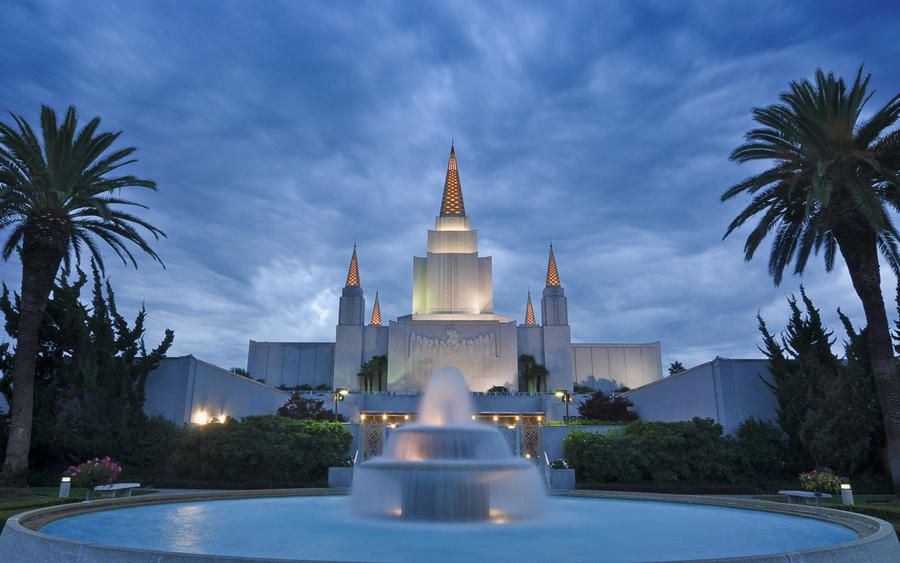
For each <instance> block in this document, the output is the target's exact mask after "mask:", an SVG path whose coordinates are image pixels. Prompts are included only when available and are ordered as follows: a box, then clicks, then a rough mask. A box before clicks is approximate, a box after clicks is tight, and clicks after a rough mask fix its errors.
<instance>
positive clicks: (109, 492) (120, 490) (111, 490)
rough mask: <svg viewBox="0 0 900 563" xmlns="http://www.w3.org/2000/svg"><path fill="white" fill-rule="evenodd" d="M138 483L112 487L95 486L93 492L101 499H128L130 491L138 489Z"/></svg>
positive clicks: (139, 485) (117, 484) (119, 484)
mask: <svg viewBox="0 0 900 563" xmlns="http://www.w3.org/2000/svg"><path fill="white" fill-rule="evenodd" d="M140 487H141V484H140V483H116V484H114V485H97V486H96V487H94V491H95V492H98V493H100V496H101V497H116V498H118V497H130V496H131V491H133V490H135V489H139V488H140Z"/></svg>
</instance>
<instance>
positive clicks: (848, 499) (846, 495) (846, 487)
mask: <svg viewBox="0 0 900 563" xmlns="http://www.w3.org/2000/svg"><path fill="white" fill-rule="evenodd" d="M841 502H843V503H844V504H853V489H851V488H850V479H847V478H846V477H841Z"/></svg>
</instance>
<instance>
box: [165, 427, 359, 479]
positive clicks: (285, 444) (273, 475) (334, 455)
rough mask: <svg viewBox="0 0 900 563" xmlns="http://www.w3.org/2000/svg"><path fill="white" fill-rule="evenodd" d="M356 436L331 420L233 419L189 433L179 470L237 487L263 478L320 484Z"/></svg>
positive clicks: (185, 476)
mask: <svg viewBox="0 0 900 563" xmlns="http://www.w3.org/2000/svg"><path fill="white" fill-rule="evenodd" d="M352 440H353V435H352V434H351V433H350V432H349V431H348V430H346V429H344V427H343V426H342V425H341V424H335V423H331V422H316V421H313V420H293V419H290V418H285V417H281V416H275V415H265V416H247V417H244V418H243V419H242V420H241V422H237V421H236V420H234V419H228V420H227V421H226V422H225V423H224V424H218V423H213V424H207V425H205V426H201V427H197V428H191V429H189V430H188V431H187V433H186V436H185V440H184V442H183V444H182V446H181V448H179V450H178V452H176V455H175V474H176V476H177V477H179V478H182V479H196V480H212V481H218V482H228V483H234V484H235V485H237V486H241V485H242V484H247V483H254V482H262V481H266V482H279V483H292V484H294V485H295V486H297V485H318V484H321V483H323V482H324V481H325V480H326V478H327V471H328V467H330V466H333V465H336V464H338V463H339V462H340V461H341V460H342V459H343V458H344V455H345V454H346V452H347V449H348V448H349V447H350V442H351V441H352Z"/></svg>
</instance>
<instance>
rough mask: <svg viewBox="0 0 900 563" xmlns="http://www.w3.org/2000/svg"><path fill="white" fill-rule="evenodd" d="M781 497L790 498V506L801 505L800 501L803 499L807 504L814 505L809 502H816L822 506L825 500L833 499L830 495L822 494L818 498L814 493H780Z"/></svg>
mask: <svg viewBox="0 0 900 563" xmlns="http://www.w3.org/2000/svg"><path fill="white" fill-rule="evenodd" d="M778 494H779V495H785V496H787V498H788V504H800V500H801V499H802V500H803V501H804V502H806V504H812V503H811V502H809V501H811V500H812V501H815V504H817V505H821V504H822V500H821V499H823V498H831V495H830V494H828V493H822V494H820V495H819V496H816V493H814V492H812V491H778Z"/></svg>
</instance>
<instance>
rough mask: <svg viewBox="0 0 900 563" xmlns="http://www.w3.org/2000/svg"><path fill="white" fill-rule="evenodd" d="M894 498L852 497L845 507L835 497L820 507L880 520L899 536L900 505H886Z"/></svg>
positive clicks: (777, 499) (783, 498)
mask: <svg viewBox="0 0 900 563" xmlns="http://www.w3.org/2000/svg"><path fill="white" fill-rule="evenodd" d="M754 498H758V499H760V500H771V501H775V502H784V503H787V501H788V500H787V497H786V496H784V495H760V496H757V497H754ZM894 498H895V497H894V496H893V495H853V502H854V504H852V505H845V504H842V503H841V496H840V495H835V496H833V497H831V498H829V499H822V506H823V507H825V508H837V509H838V510H847V511H849V512H856V513H859V514H865V515H867V516H874V517H875V518H881V519H882V520H885V521H886V522H888V523H890V524H891V525H892V526H893V527H894V531H895V532H897V535H898V536H900V505H898V504H886V503H887V502H889V501H890V500H892V499H894Z"/></svg>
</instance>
